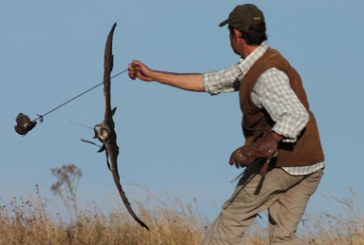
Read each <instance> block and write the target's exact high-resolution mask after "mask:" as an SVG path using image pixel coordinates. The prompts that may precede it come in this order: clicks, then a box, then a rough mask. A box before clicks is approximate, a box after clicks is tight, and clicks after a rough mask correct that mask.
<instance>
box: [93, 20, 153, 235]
mask: <svg viewBox="0 0 364 245" xmlns="http://www.w3.org/2000/svg"><path fill="white" fill-rule="evenodd" d="M115 27H116V23H114V25H113V26H112V28H111V31H110V33H109V35H108V37H107V41H106V45H105V55H104V77H103V84H104V97H105V114H104V120H103V121H102V122H101V123H99V124H96V125H95V127H94V132H95V136H94V138H97V139H98V140H100V142H101V143H102V144H103V145H102V147H101V148H100V150H99V152H102V151H105V154H106V163H107V166H108V168H109V170H110V171H111V173H112V176H113V179H114V182H115V184H116V187H117V189H118V191H119V194H120V197H121V199H122V201H123V202H124V204H125V207H126V209H127V210H128V212H129V213H130V214H131V216H132V217H133V218H134V219H135V221H136V222H138V223H139V224H140V225H141V226H142V227H144V228H146V229H147V230H149V227H148V226H147V225H146V224H145V223H144V222H143V221H142V220H141V219H140V218H139V217H138V216H137V215H136V214H135V212H134V211H133V209H132V208H131V206H130V203H129V201H128V198H127V197H126V195H125V192H124V190H123V188H122V185H121V182H120V176H119V172H118V161H117V160H118V159H117V158H118V155H119V147H118V145H117V142H116V132H115V129H114V128H115V123H114V120H113V115H114V114H115V111H116V107H115V108H113V109H111V98H110V97H111V93H110V82H111V78H110V74H111V71H112V69H113V59H114V57H113V54H112V39H113V35H114V30H115Z"/></svg>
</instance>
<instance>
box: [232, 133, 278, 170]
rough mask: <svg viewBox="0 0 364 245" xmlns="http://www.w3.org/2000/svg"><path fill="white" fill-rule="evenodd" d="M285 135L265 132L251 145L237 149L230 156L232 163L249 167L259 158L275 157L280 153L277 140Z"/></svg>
mask: <svg viewBox="0 0 364 245" xmlns="http://www.w3.org/2000/svg"><path fill="white" fill-rule="evenodd" d="M282 138H283V137H282V136H279V135H277V134H275V133H274V132H269V133H264V134H263V136H262V137H260V138H258V139H257V140H256V141H255V142H254V143H252V144H251V145H246V146H242V147H239V148H238V149H236V150H235V151H234V152H233V153H232V154H231V156H230V161H229V163H230V165H235V166H236V167H237V168H239V167H247V166H249V165H250V164H252V163H253V162H254V161H255V160H257V159H259V158H266V159H269V158H273V157H275V156H277V154H278V146H277V142H279V141H280V140H281V139H282Z"/></svg>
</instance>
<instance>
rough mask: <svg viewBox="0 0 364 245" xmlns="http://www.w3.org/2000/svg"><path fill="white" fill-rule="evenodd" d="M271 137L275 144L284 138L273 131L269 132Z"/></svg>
mask: <svg viewBox="0 0 364 245" xmlns="http://www.w3.org/2000/svg"><path fill="white" fill-rule="evenodd" d="M271 135H272V138H273V139H274V140H275V141H276V142H277V143H279V142H281V141H282V140H283V139H284V136H282V135H280V134H277V133H276V132H274V131H271Z"/></svg>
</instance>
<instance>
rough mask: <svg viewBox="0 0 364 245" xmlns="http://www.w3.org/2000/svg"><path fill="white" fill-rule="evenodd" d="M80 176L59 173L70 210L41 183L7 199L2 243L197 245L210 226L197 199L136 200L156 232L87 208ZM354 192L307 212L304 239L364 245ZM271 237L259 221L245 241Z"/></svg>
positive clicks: (0, 225)
mask: <svg viewBox="0 0 364 245" xmlns="http://www.w3.org/2000/svg"><path fill="white" fill-rule="evenodd" d="M58 170H59V169H58ZM69 170H70V169H68V170H67V171H69ZM76 170H77V169H76ZM55 173H56V172H54V175H55V176H56V174H55ZM58 173H62V171H61V172H59V171H58ZM76 175H77V174H76ZM76 175H73V177H72V175H69V176H68V177H66V179H63V181H62V178H60V177H62V176H57V177H58V179H59V181H58V182H57V183H56V184H54V185H53V186H52V191H53V192H54V194H55V195H56V196H57V197H59V199H58V200H62V203H63V205H62V206H63V208H64V210H65V213H66V215H60V214H57V213H54V212H51V211H49V207H48V205H49V203H48V201H46V199H45V198H43V197H42V195H41V193H40V190H39V188H38V187H37V186H36V196H35V197H33V198H30V199H29V200H28V199H27V200H25V199H23V198H15V197H14V198H13V200H12V201H11V202H10V203H8V204H3V203H1V206H0V245H8V244H12V245H17V244H19V245H20V244H21V245H24V244H25V245H27V244H29V245H30V244H31V245H36V244H49V245H50V244H52V245H53V244H54V245H64V244H72V245H81V244H85V245H86V244H87V245H88V244H91V245H93V244H95V245H101V244H105V245H114V244H115V245H116V244H117V245H197V244H199V243H200V241H201V239H202V238H203V236H204V232H205V231H206V229H207V227H208V226H209V222H208V220H207V219H206V217H204V215H203V214H202V213H201V211H199V209H198V207H197V203H196V201H193V202H192V204H185V203H182V201H180V200H178V199H175V200H174V201H173V203H164V202H162V201H158V202H155V203H156V204H154V205H153V207H152V208H147V207H146V206H145V204H144V205H141V204H139V205H137V204H135V202H133V205H134V206H133V207H134V209H136V212H137V213H138V215H139V217H140V218H141V219H142V220H143V221H145V222H146V223H147V224H148V226H149V227H150V229H151V230H150V231H147V230H145V229H143V228H141V227H140V226H138V224H137V223H136V222H135V221H134V220H132V219H131V218H130V215H129V214H128V213H126V211H125V212H124V211H113V212H109V213H107V214H105V213H104V212H103V211H101V210H99V209H98V208H97V207H94V208H92V209H91V210H84V209H82V208H81V207H80V206H79V205H78V203H77V198H76V189H77V181H79V177H80V176H81V175H79V176H78V177H77V176H76ZM63 177H64V176H63ZM71 177H72V178H71ZM67 178H68V181H65V180H67ZM75 183H76V184H75ZM349 193H350V195H349V197H345V198H335V197H328V202H335V203H336V204H337V205H338V206H339V207H340V212H338V213H336V215H332V214H329V213H321V214H312V215H311V214H307V215H305V217H304V219H303V221H302V223H301V224H300V228H299V229H300V231H299V234H300V237H301V238H302V240H303V243H304V244H317V245H321V244H325V245H332V244H335V245H346V244H348V245H349V244H350V245H361V244H363V245H364V216H363V213H362V211H363V209H362V206H361V202H360V200H359V198H358V197H357V196H356V195H355V193H354V192H352V191H350V190H349ZM152 198H153V197H152ZM258 221H259V220H258ZM266 237H267V229H266V227H265V225H262V224H259V223H257V224H255V225H254V229H252V230H251V231H250V232H249V234H248V235H247V236H246V238H245V243H244V244H247V245H249V244H268V242H267V240H266Z"/></svg>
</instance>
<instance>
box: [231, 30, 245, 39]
mask: <svg viewBox="0 0 364 245" xmlns="http://www.w3.org/2000/svg"><path fill="white" fill-rule="evenodd" d="M232 31H233V34H234V37H242V36H243V34H242V33H241V31H239V30H238V29H235V28H232Z"/></svg>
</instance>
